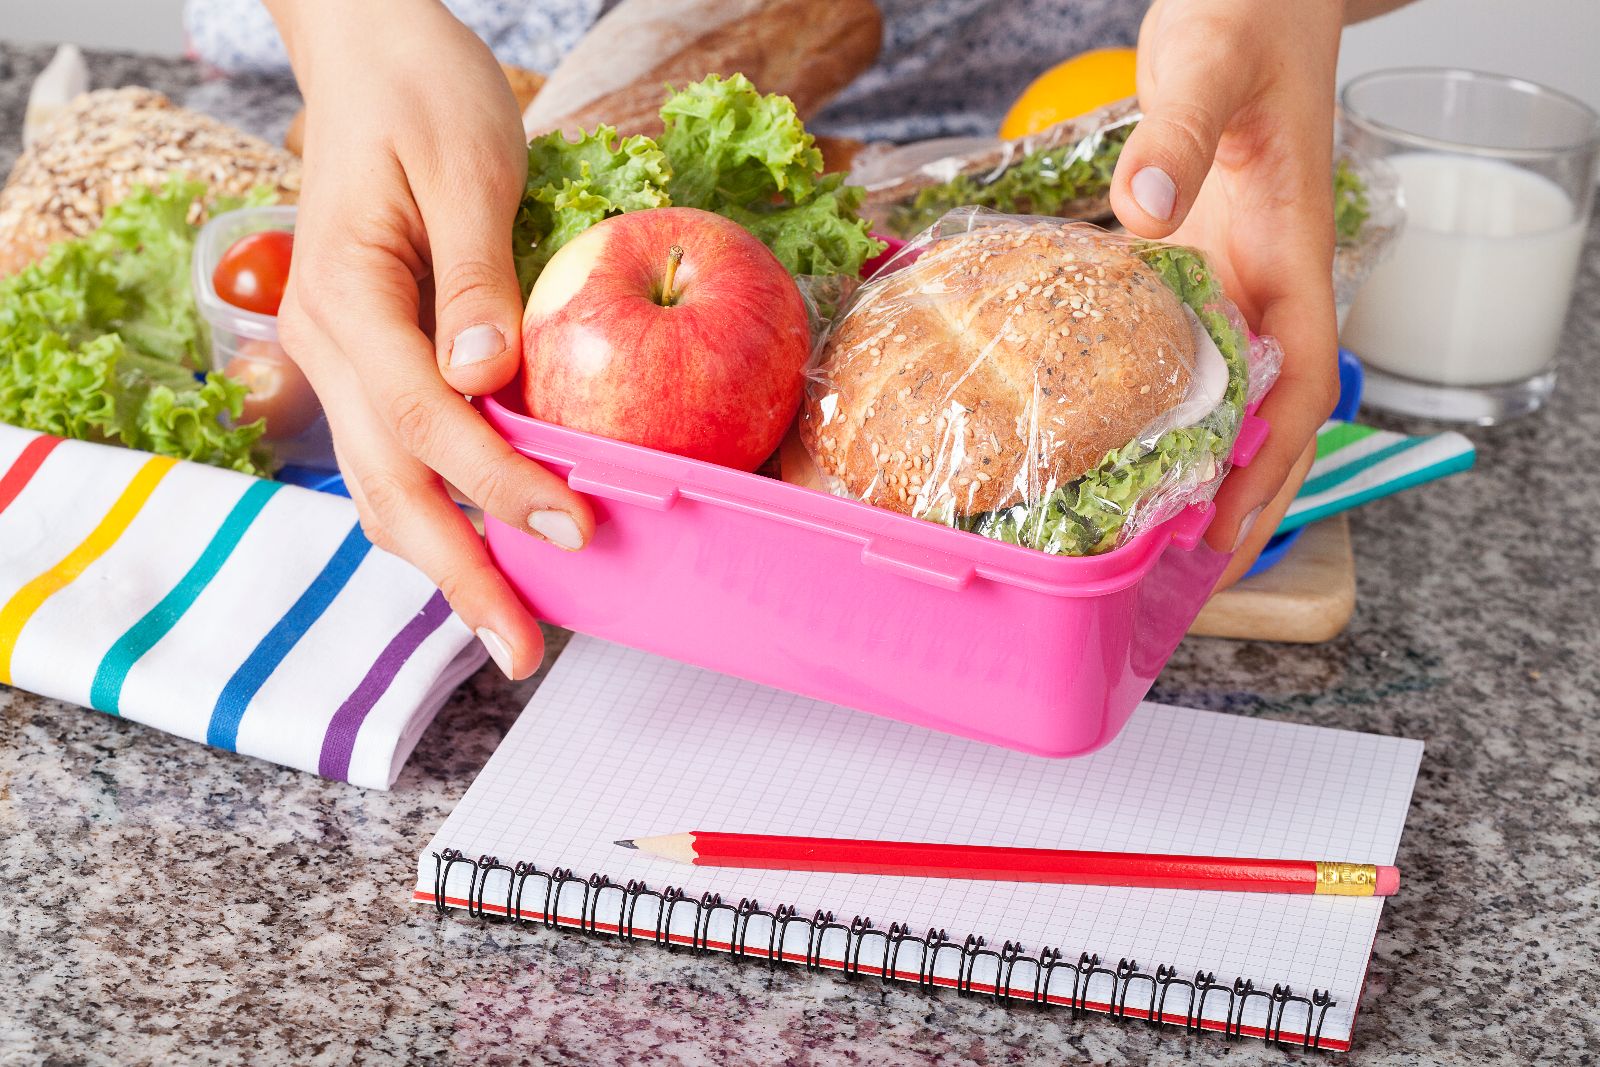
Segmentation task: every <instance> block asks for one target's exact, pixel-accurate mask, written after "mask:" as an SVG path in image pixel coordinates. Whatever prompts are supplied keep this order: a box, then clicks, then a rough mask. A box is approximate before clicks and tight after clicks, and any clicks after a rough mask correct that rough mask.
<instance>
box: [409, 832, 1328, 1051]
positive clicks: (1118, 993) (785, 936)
mask: <svg viewBox="0 0 1600 1067" xmlns="http://www.w3.org/2000/svg"><path fill="white" fill-rule="evenodd" d="M433 864H434V878H433V900H434V907H435V908H436V909H437V910H438V911H439V913H440V914H443V913H444V912H445V911H446V907H447V905H446V902H445V901H446V895H445V887H446V886H447V884H448V883H449V881H450V872H451V871H452V869H454V868H455V867H457V866H458V865H463V866H465V867H466V868H467V869H468V872H467V873H468V883H467V895H466V906H467V911H468V912H469V913H470V914H471V915H474V916H476V917H477V918H479V919H494V920H498V921H503V922H521V923H540V924H543V925H544V926H545V927H547V928H549V929H552V930H553V929H556V928H557V927H558V926H559V925H561V923H560V921H559V920H558V916H561V915H565V916H574V915H575V916H577V919H576V922H577V926H578V929H579V930H580V931H582V932H583V933H586V934H590V935H593V936H597V937H616V938H619V939H620V940H623V941H637V940H640V936H641V935H640V933H639V924H638V922H637V921H636V918H637V915H638V908H639V902H640V901H641V900H646V901H654V903H655V922H654V924H653V926H651V927H649V929H650V933H649V937H650V939H651V940H652V941H654V942H655V943H656V944H657V945H660V946H662V947H663V948H665V949H667V950H669V951H670V950H672V949H673V948H674V947H676V943H675V942H674V941H673V939H672V933H671V931H672V929H673V919H674V918H675V917H676V916H677V915H678V914H680V911H681V910H682V909H687V910H688V911H690V912H692V913H693V925H692V930H693V933H692V934H691V935H690V938H689V950H690V951H691V952H695V953H704V952H707V951H710V950H712V949H713V948H714V947H716V946H713V945H711V943H710V940H709V934H710V930H711V924H712V920H713V919H714V918H715V916H716V913H717V912H719V911H725V912H727V913H728V916H729V918H730V920H731V921H732V931H733V932H732V935H731V936H730V938H729V946H730V947H729V948H728V950H727V951H728V952H729V954H730V955H731V956H732V957H733V958H734V960H736V961H743V960H745V959H760V960H765V961H766V962H767V965H768V966H769V967H770V966H773V965H775V964H777V963H779V962H784V963H789V962H794V961H793V960H791V959H790V958H789V957H790V956H791V955H792V953H790V952H789V951H788V950H787V949H786V948H785V946H787V945H789V944H790V930H791V928H793V927H797V926H798V927H800V928H801V929H802V930H803V931H804V936H805V951H804V953H803V954H801V956H800V960H799V962H800V964H801V965H802V966H804V967H806V968H807V969H808V970H813V971H815V970H821V969H822V968H823V967H824V965H825V963H826V961H825V960H824V959H823V956H822V944H823V938H824V937H825V936H826V935H827V933H828V931H830V930H838V931H840V932H841V933H842V934H843V935H844V938H845V951H844V952H843V953H842V954H841V959H842V962H843V972H844V976H845V977H846V978H847V979H850V980H855V979H858V978H860V977H861V976H862V974H863V973H865V972H863V970H862V959H863V957H866V958H867V960H868V961H869V962H868V966H870V967H872V968H873V969H875V970H876V971H877V972H878V973H879V975H880V976H881V978H882V980H883V981H884V982H886V983H887V982H888V981H889V980H890V979H891V977H893V976H894V975H895V974H896V973H901V972H905V971H912V972H913V973H915V975H916V979H915V981H916V983H917V985H918V986H919V987H920V988H922V989H924V990H930V991H931V990H933V989H935V988H937V987H938V985H937V983H936V981H935V977H934V976H935V973H936V972H937V970H938V967H939V964H940V962H941V959H943V958H948V955H949V954H950V953H954V954H955V956H956V969H955V974H956V977H955V980H954V984H955V989H956V993H957V995H959V996H963V997H968V996H974V995H984V996H989V997H991V998H992V999H993V1001H994V1002H995V1003H996V1004H1000V1003H1011V1002H1014V1001H1026V1002H1028V1003H1030V1004H1032V1005H1033V1006H1034V1007H1035V1008H1040V1007H1043V1006H1045V1005H1051V1006H1063V1007H1066V1008H1067V1010H1068V1011H1069V1012H1070V1013H1071V1016H1072V1017H1073V1018H1077V1017H1078V1016H1079V1015H1081V1014H1084V1013H1086V1012H1089V1011H1099V1010H1101V1009H1100V1008H1099V1007H1098V1005H1100V1004H1104V1005H1106V1006H1107V1008H1106V1009H1105V1013H1106V1014H1109V1015H1110V1016H1111V1017H1112V1018H1113V1019H1118V1020H1124V1021H1127V1020H1133V1021H1144V1022H1146V1023H1148V1024H1149V1025H1151V1026H1157V1027H1159V1026H1162V1025H1173V1026H1181V1027H1182V1028H1183V1029H1185V1030H1192V1031H1195V1032H1198V1031H1200V1030H1201V1029H1215V1030H1220V1031H1221V1033H1222V1034H1223V1036H1224V1037H1225V1038H1227V1039H1228V1040H1233V1039H1235V1038H1240V1037H1245V1036H1249V1035H1246V1034H1245V1032H1244V1016H1245V1011H1246V1009H1247V1008H1248V1007H1249V1006H1250V1003H1251V1001H1253V1000H1257V999H1259V1000H1261V1001H1264V1002H1265V1003H1264V1006H1265V1008H1266V1011H1267V1017H1266V1018H1267V1025H1266V1026H1265V1028H1264V1029H1263V1032H1262V1034H1261V1038H1262V1040H1263V1041H1265V1042H1266V1043H1268V1044H1276V1045H1280V1046H1283V1047H1296V1048H1321V1047H1323V1046H1322V1025H1323V1021H1324V1019H1325V1018H1326V1017H1327V1014H1328V1009H1329V1008H1330V1007H1332V1006H1333V1005H1334V1004H1335V1003H1336V1001H1334V999H1333V997H1332V996H1330V995H1329V994H1328V992H1327V991H1326V990H1321V989H1318V990H1313V991H1312V993H1311V995H1310V996H1309V997H1308V996H1301V995H1299V994H1296V993H1295V992H1294V991H1293V990H1292V989H1291V988H1290V987H1289V986H1286V985H1276V984H1275V985H1273V987H1272V990H1271V991H1270V992H1268V991H1267V990H1265V989H1258V988H1256V985H1255V983H1254V982H1253V981H1249V980H1246V979H1243V978H1235V979H1234V980H1233V981H1232V982H1231V983H1227V982H1219V981H1217V978H1216V975H1215V974H1213V973H1211V972H1209V971H1201V972H1199V973H1197V974H1196V975H1195V976H1194V977H1193V978H1180V977H1179V976H1178V972H1177V970H1176V969H1175V968H1172V967H1168V966H1167V965H1166V964H1161V965H1160V966H1158V967H1156V969H1155V972H1154V973H1151V972H1149V971H1145V970H1143V969H1141V968H1140V966H1139V962H1138V961H1137V960H1130V959H1121V960H1118V961H1117V964H1116V966H1115V967H1109V966H1106V965H1105V964H1104V963H1103V962H1102V961H1101V958H1100V957H1099V956H1098V955H1091V954H1090V953H1087V952H1083V953H1080V954H1079V955H1078V959H1077V960H1076V962H1069V961H1068V960H1067V958H1066V957H1065V956H1064V955H1063V954H1062V952H1061V950H1060V949H1057V948H1044V949H1041V950H1040V951H1039V952H1038V953H1037V954H1029V953H1027V952H1025V951H1024V949H1023V946H1022V945H1021V944H1018V943H1015V942H1011V941H1007V942H1005V944H1004V945H1002V946H1001V947H1000V948H999V949H995V948H991V947H989V945H988V944H987V943H986V942H985V940H984V939H983V938H981V937H977V936H975V935H971V934H969V935H968V936H967V937H966V938H965V940H963V941H961V942H959V943H957V942H956V941H953V940H952V939H951V938H950V936H949V935H948V934H947V933H945V931H943V930H939V929H932V930H929V931H927V932H926V933H925V934H922V935H920V936H918V935H916V934H913V933H912V931H911V929H910V928H909V927H907V926H905V925H903V924H901V923H891V924H890V925H889V926H888V928H887V929H880V928H878V927H875V926H873V924H872V920H871V919H870V918H866V917H863V916H856V917H855V918H853V919H851V920H850V921H849V922H841V921H840V920H839V919H837V918H835V916H834V914H833V912H825V911H818V912H815V913H814V914H812V915H809V916H806V915H801V914H799V913H798V912H797V911H796V910H795V909H794V908H793V907H791V906H788V905H779V906H778V907H776V908H773V909H772V910H770V911H768V910H766V909H764V908H762V907H761V905H760V904H759V903H757V902H756V901H754V900H749V899H742V900H740V901H739V902H738V903H737V904H730V903H728V902H726V901H724V900H723V899H722V897H721V896H720V895H718V894H715V893H704V894H702V895H701V896H699V897H698V898H696V897H692V896H690V895H688V894H687V893H685V892H684V891H683V890H681V889H679V888H677V887H676V886H667V887H666V888H664V889H661V890H659V891H658V890H654V889H651V888H650V887H649V886H647V885H645V884H644V883H643V882H638V881H629V882H627V883H624V884H618V883H616V882H613V881H611V880H610V879H609V878H607V877H605V876H604V875H601V874H591V875H588V876H587V877H585V876H583V875H579V874H575V873H574V872H572V871H571V870H568V869H566V868H563V867H556V868H554V869H552V870H548V871H546V870H543V869H541V868H539V867H536V866H534V865H533V864H530V863H517V864H515V865H509V866H508V865H507V864H504V863H501V862H500V860H499V859H498V858H496V857H494V856H480V857H479V858H478V859H475V860H474V859H469V858H468V857H466V856H464V855H462V853H461V852H460V851H458V850H456V849H445V850H444V851H443V852H442V853H440V852H435V853H434V854H433ZM495 871H503V872H505V873H506V874H507V875H508V876H509V880H508V881H507V885H506V895H505V901H504V903H501V902H500V901H499V900H498V899H496V900H487V899H486V897H487V894H488V884H489V876H490V875H491V874H492V873H493V872H495ZM574 902H576V904H577V907H576V908H574V907H573V906H572V905H573V903H574ZM602 906H604V908H605V910H604V912H603V913H602V910H601V909H602ZM646 914H647V915H648V914H649V913H648V912H647V913H646ZM611 916H615V919H614V920H613V919H612V918H611ZM758 920H759V921H764V922H765V924H766V937H765V939H764V940H762V939H760V938H758V939H757V940H756V941H755V943H754V944H752V943H751V928H752V926H755V925H757V921H758ZM571 923H572V920H571V919H570V918H569V919H568V920H567V925H571ZM680 936H681V935H680ZM986 957H988V958H992V960H993V967H994V974H995V980H994V985H993V987H992V989H989V988H985V989H979V988H977V987H976V986H975V985H974V979H973V975H974V974H975V973H976V971H977V969H978V964H979V963H980V961H982V960H984V959H985V958H986ZM1019 967H1020V968H1021V973H1020V974H1019V973H1018V968H1019ZM1069 980H1070V982H1071V993H1070V994H1069V995H1068V996H1067V997H1066V998H1065V1003H1064V1004H1062V1002H1061V994H1062V991H1063V990H1064V989H1065V988H1066V986H1067V983H1068V981H1069ZM947 981H948V979H947ZM1052 983H1053V984H1052ZM1092 985H1098V986H1099V987H1100V988H1101V989H1102V990H1104V993H1105V995H1104V997H1103V998H1102V997H1096V998H1095V999H1094V1000H1093V1001H1091V999H1090V995H1089V994H1090V988H1091V986H1092ZM1208 1007H1209V1008H1211V1009H1212V1010H1213V1011H1215V1010H1217V1009H1218V1008H1220V1007H1225V1008H1226V1012H1224V1013H1223V1014H1222V1017H1221V1018H1207V1017H1206V1009H1207V1008H1208ZM1286 1033H1287V1034H1288V1035H1289V1036H1288V1037H1285V1036H1284V1035H1285V1034H1286Z"/></svg>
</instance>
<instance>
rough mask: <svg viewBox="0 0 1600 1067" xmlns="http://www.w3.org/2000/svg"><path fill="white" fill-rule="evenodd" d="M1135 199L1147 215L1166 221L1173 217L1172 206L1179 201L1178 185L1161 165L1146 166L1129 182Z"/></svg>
mask: <svg viewBox="0 0 1600 1067" xmlns="http://www.w3.org/2000/svg"><path fill="white" fill-rule="evenodd" d="M1129 187H1130V188H1131V189H1132V190H1133V199H1134V201H1135V202H1136V203H1137V204H1138V205H1139V206H1140V207H1141V208H1143V209H1144V213H1145V214H1146V215H1149V216H1151V217H1152V218H1157V219H1160V220H1161V221H1162V222H1166V221H1167V220H1168V219H1170V218H1172V208H1173V206H1174V205H1176V204H1177V202H1178V187H1177V186H1176V185H1174V184H1173V181H1172V179H1171V178H1169V177H1167V172H1166V171H1164V170H1162V169H1161V168H1160V167H1146V168H1144V169H1143V170H1141V171H1140V172H1139V173H1138V174H1135V175H1134V176H1133V181H1132V182H1131V183H1130V184H1129Z"/></svg>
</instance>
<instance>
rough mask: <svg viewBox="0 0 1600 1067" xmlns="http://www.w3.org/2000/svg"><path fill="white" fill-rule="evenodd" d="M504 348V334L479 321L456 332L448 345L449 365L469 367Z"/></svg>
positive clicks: (489, 357) (497, 353)
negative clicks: (452, 341) (453, 340)
mask: <svg viewBox="0 0 1600 1067" xmlns="http://www.w3.org/2000/svg"><path fill="white" fill-rule="evenodd" d="M505 350H506V339H505V335H504V334H502V333H501V332H500V331H499V329H497V328H496V327H494V326H491V325H490V324H489V323H487V322H480V323H478V325H476V326H468V327H467V328H466V329H465V330H462V331H461V332H460V333H458V334H456V339H455V342H454V343H453V344H451V346H450V366H452V367H470V366H471V365H472V364H474V363H482V362H483V361H484V360H486V359H492V358H493V357H495V356H498V355H499V354H500V353H502V352H504V351H505Z"/></svg>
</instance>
